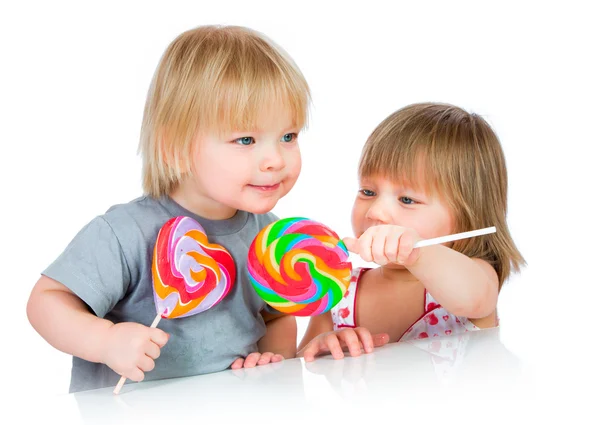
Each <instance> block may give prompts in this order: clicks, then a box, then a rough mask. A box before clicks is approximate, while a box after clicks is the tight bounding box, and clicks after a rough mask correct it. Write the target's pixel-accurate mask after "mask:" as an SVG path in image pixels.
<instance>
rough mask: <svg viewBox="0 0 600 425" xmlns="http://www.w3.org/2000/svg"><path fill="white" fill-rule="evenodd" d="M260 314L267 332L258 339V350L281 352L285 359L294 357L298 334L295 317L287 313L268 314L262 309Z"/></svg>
mask: <svg viewBox="0 0 600 425" xmlns="http://www.w3.org/2000/svg"><path fill="white" fill-rule="evenodd" d="M262 316H263V319H264V320H265V324H266V325H267V332H266V334H265V336H263V337H262V338H261V339H260V341H258V351H259V352H261V353H267V352H271V353H275V354H281V355H282V356H283V357H284V358H286V359H290V358H293V357H295V356H296V337H297V335H298V328H297V325H296V318H295V317H294V316H290V315H287V314H281V315H275V314H270V313H267V312H265V311H264V310H263V312H262Z"/></svg>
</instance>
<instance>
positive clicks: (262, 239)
mask: <svg viewBox="0 0 600 425" xmlns="http://www.w3.org/2000/svg"><path fill="white" fill-rule="evenodd" d="M347 260H348V250H347V249H346V246H345V245H344V243H343V242H342V241H341V240H340V238H339V237H338V235H337V234H336V233H335V232H334V231H333V230H331V229H329V228H328V227H327V226H324V225H323V224H320V223H317V222H315V221H312V220H309V219H307V218H302V217H292V218H286V219H282V220H278V221H275V222H273V223H271V224H269V225H268V226H266V227H265V228H264V229H262V230H261V231H260V232H259V233H258V235H257V236H256V238H255V239H254V241H253V242H252V245H250V252H249V253H248V273H249V275H250V282H252V285H253V286H254V289H255V290H256V292H257V293H258V295H259V296H260V297H261V298H262V299H264V300H265V301H266V302H267V304H269V305H270V306H272V307H273V308H275V309H277V310H279V311H281V312H283V313H287V314H292V315H295V316H316V315H319V314H322V313H325V312H327V311H329V310H331V308H333V307H334V306H335V305H336V304H337V303H339V302H340V300H341V299H342V297H343V296H344V294H345V293H346V291H347V290H348V286H349V284H350V275H351V272H352V265H351V263H350V262H348V261H347Z"/></svg>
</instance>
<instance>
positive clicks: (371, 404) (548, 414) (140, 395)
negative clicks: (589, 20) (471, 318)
mask: <svg viewBox="0 0 600 425" xmlns="http://www.w3.org/2000/svg"><path fill="white" fill-rule="evenodd" d="M563 344H564V343H563ZM554 345H556V344H554ZM564 352H565V351H564V350H562V351H560V350H559V351H557V350H548V353H549V355H550V354H551V353H564ZM573 352H574V353H575V354H576V352H577V351H576V349H574V351H573ZM573 359H575V360H576V359H577V356H575V357H573ZM573 359H570V360H569V359H564V358H562V359H561V358H558V357H557V358H550V359H548V358H546V359H545V360H546V361H540V362H539V363H536V366H535V367H534V366H533V365H531V364H529V365H525V364H523V362H521V361H520V360H519V358H518V357H516V356H515V355H514V354H513V353H511V352H510V351H509V350H508V349H507V348H506V347H505V346H504V344H503V342H502V329H501V328H495V329H488V330H482V331H479V332H471V333H468V334H465V335H462V336H461V335H456V336H451V337H442V338H430V339H427V340H420V341H415V342H412V343H407V342H403V343H392V344H388V345H386V346H384V347H380V348H378V349H376V351H375V352H374V353H371V354H368V355H362V356H360V357H355V358H352V357H346V358H345V359H343V360H333V359H332V358H331V357H330V356H325V357H320V358H318V359H317V360H316V361H315V362H311V363H306V362H305V361H304V360H303V359H291V360H286V361H284V362H281V363H278V364H272V365H267V366H261V367H257V368H253V369H245V370H238V371H232V370H226V371H223V372H219V373H214V374H208V375H201V376H194V377H187V378H178V379H168V380H162V381H150V382H141V383H131V384H127V385H125V387H124V388H123V390H122V392H121V394H120V395H118V396H115V395H113V393H112V390H113V388H112V387H111V388H103V389H98V390H93V391H86V392H81V393H75V394H68V395H62V396H57V397H52V398H49V399H48V400H44V401H43V402H41V401H39V402H38V403H34V404H32V408H34V407H33V406H38V407H35V408H39V409H46V412H47V413H46V416H47V417H48V419H49V421H50V422H51V423H55V421H57V419H58V418H60V422H61V423H82V424H117V423H139V424H150V423H161V424H169V423H194V424H196V423H198V424H212V423H269V424H270V423H277V424H280V423H281V424H290V423H302V424H311V423H335V424H344V423H371V422H373V421H375V422H380V420H384V419H385V420H384V422H387V421H389V420H390V419H394V418H396V419H397V420H395V421H394V422H398V423H399V421H402V422H405V421H406V420H408V419H410V420H411V421H413V420H420V421H422V422H424V423H460V424H464V423H507V422H511V421H516V422H517V423H521V422H522V421H525V420H527V421H529V420H534V419H535V420H536V423H537V420H540V419H550V418H558V419H561V420H571V419H572V420H584V419H585V422H586V423H594V421H595V420H597V419H598V417H597V416H595V417H594V416H590V412H593V411H595V405H597V404H600V397H598V396H599V395H600V392H596V393H595V394H593V393H592V394H590V392H589V390H586V391H584V392H581V391H579V392H578V388H577V385H573V386H569V385H565V384H564V382H565V381H564V379H563V380H562V381H556V385H553V384H552V382H553V377H555V376H556V377H558V376H559V375H560V376H562V375H561V374H562V373H564V372H568V371H567V370H566V369H565V367H564V366H565V365H567V366H569V365H571V364H574V363H576V362H573V361H572V360H573ZM548 360H549V361H548ZM553 365H554V366H556V368H554V369H553V367H554V366H553ZM560 365H562V366H560ZM577 369H581V368H577ZM563 377H564V376H563ZM578 377H579V379H585V377H584V376H581V375H578ZM588 388H589V387H588ZM596 388H597V387H596ZM30 413H35V412H30ZM37 415H39V411H38V412H37ZM365 420H366V422H365ZM590 421H591V422H590ZM373 423H374V422H373ZM595 423H598V422H595Z"/></svg>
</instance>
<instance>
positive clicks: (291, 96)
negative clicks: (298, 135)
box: [139, 26, 310, 197]
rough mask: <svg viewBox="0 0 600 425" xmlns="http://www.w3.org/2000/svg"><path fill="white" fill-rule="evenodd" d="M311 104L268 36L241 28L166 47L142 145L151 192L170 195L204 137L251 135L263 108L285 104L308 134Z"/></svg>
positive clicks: (206, 29)
mask: <svg viewBox="0 0 600 425" xmlns="http://www.w3.org/2000/svg"><path fill="white" fill-rule="evenodd" d="M309 102H310V91H309V87H308V84H307V82H306V80H305V79H304V77H303V75H302V73H301V72H300V70H299V69H298V67H297V66H296V64H295V63H294V61H293V60H292V59H291V58H290V57H288V56H287V54H286V53H285V51H284V50H283V49H281V48H279V47H278V46H276V45H275V44H274V43H273V42H272V41H270V40H269V39H268V38H267V37H266V36H264V35H263V34H261V33H259V32H257V31H254V30H251V29H248V28H244V27H237V26H202V27H198V28H195V29H192V30H189V31H186V32H184V33H183V34H181V35H179V36H178V37H177V38H176V39H175V40H173V42H172V43H171V44H170V45H169V46H168V48H167V49H166V51H165V53H164V54H163V56H162V58H161V60H160V63H159V65H158V67H157V69H156V72H155V74H154V77H153V79H152V83H151V85H150V89H149V91H148V97H147V100H146V106H145V109H144V118H143V122H142V129H141V137H140V145H139V152H141V156H142V164H143V171H142V186H143V189H144V192H145V193H146V194H148V195H150V196H152V197H160V196H163V195H168V194H170V193H171V192H172V190H174V189H175V188H176V187H177V185H178V184H179V183H180V182H181V180H182V179H183V178H184V177H185V176H187V175H188V174H189V173H190V171H191V167H192V161H193V155H192V152H193V148H194V146H193V140H194V138H195V137H196V135H197V134H198V133H202V132H213V133H216V134H223V133H225V132H230V131H240V130H249V131H250V130H252V129H254V128H255V127H256V121H257V118H258V116H259V114H260V113H261V110H263V109H264V108H265V107H266V106H267V105H280V104H281V105H283V106H288V105H289V108H290V111H291V113H292V117H293V120H294V125H295V126H297V127H299V128H303V127H305V125H306V123H307V120H308V106H309Z"/></svg>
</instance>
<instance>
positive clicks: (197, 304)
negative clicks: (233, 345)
mask: <svg viewBox="0 0 600 425" xmlns="http://www.w3.org/2000/svg"><path fill="white" fill-rule="evenodd" d="M235 277H236V269H235V263H234V261H233V257H232V256H231V254H229V252H228V251H227V250H226V249H225V248H223V247H222V246H220V245H217V244H211V243H209V242H208V237H207V236H206V233H205V232H204V229H203V228H202V226H201V225H200V224H199V223H198V222H197V221H195V220H193V219H191V218H189V217H184V216H179V217H173V218H172V219H170V220H169V221H167V222H166V223H165V224H164V225H163V227H162V228H161V229H160V231H159V232H158V237H157V239H156V244H155V245H154V254H153V257H152V282H153V287H154V304H155V306H156V313H157V315H156V318H155V319H154V322H153V323H152V325H151V326H150V327H152V328H155V327H156V326H157V325H158V322H159V321H160V319H161V318H165V319H173V318H178V317H187V316H191V315H193V314H198V313H201V312H203V311H206V310H208V309H209V308H211V307H213V306H214V305H216V304H218V303H219V302H220V301H221V300H222V299H223V298H225V296H226V295H227V294H228V293H229V290H230V289H231V286H232V285H233V282H235ZM125 380H126V378H125V377H124V376H122V377H121V380H120V381H119V383H118V384H117V386H116V387H115V390H114V391H113V392H114V393H115V394H118V393H119V391H120V390H121V387H122V386H123V384H124V383H125Z"/></svg>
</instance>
